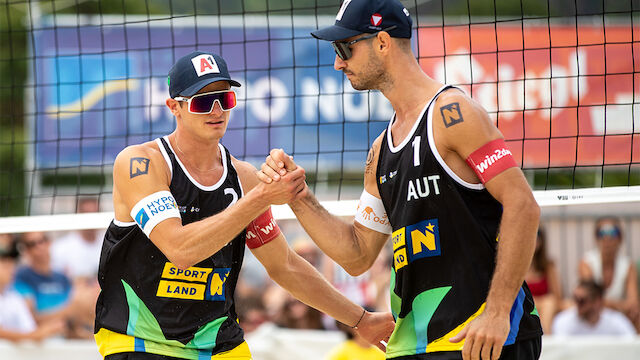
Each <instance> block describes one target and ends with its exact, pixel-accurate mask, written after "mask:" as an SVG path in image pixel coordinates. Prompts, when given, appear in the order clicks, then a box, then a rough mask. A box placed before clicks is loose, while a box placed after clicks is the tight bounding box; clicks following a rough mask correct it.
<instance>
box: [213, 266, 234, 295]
mask: <svg viewBox="0 0 640 360" xmlns="http://www.w3.org/2000/svg"><path fill="white" fill-rule="evenodd" d="M227 276H229V272H228V271H227V273H226V274H225V275H224V278H222V277H220V274H219V273H215V274H213V277H211V286H210V287H209V291H210V294H209V295H211V296H216V295H218V296H222V295H223V293H222V291H223V290H224V283H225V281H227Z"/></svg>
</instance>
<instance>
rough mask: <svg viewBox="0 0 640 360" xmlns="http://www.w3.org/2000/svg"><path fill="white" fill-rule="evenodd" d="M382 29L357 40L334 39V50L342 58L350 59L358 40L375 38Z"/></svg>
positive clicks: (389, 28) (390, 27) (393, 27)
mask: <svg viewBox="0 0 640 360" xmlns="http://www.w3.org/2000/svg"><path fill="white" fill-rule="evenodd" d="M396 27H397V26H396V25H393V26H389V27H388V28H386V29H382V30H380V31H390V30H393V29H395V28H396ZM380 31H378V32H375V33H373V34H370V35H366V36H363V37H361V38H357V39H355V40H351V41H332V42H331V46H333V50H335V52H336V55H338V57H339V58H340V59H342V60H349V59H350V58H351V45H353V44H355V43H357V42H358V41H362V40H367V39H371V38H374V37H376V36H378V33H379V32H380Z"/></svg>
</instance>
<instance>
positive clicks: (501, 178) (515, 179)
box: [484, 166, 533, 205]
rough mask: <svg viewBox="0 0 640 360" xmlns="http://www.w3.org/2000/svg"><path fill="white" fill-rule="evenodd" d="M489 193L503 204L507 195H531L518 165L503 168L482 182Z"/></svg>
mask: <svg viewBox="0 0 640 360" xmlns="http://www.w3.org/2000/svg"><path fill="white" fill-rule="evenodd" d="M484 186H485V188H486V189H487V191H489V193H490V194H491V195H492V196H493V197H494V198H495V199H496V200H498V201H499V202H500V203H502V204H503V205H504V204H505V202H507V201H508V200H509V197H525V196H526V197H533V194H532V192H531V188H530V187H529V183H527V180H526V179H525V177H524V174H523V173H522V171H521V170H520V168H519V167H517V166H516V167H511V168H508V169H505V170H504V171H502V172H501V173H499V174H498V175H496V176H495V177H493V178H492V179H490V181H488V182H486V183H485V184H484Z"/></svg>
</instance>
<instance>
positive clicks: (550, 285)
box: [525, 228, 562, 334]
mask: <svg viewBox="0 0 640 360" xmlns="http://www.w3.org/2000/svg"><path fill="white" fill-rule="evenodd" d="M546 243H547V237H546V235H545V232H544V229H542V228H539V229H538V236H537V239H536V249H535V252H534V254H533V260H532V261H531V266H530V267H529V270H528V271H527V275H526V276H525V281H526V282H527V285H528V286H529V290H531V295H533V299H534V301H535V304H536V308H537V309H538V313H539V314H540V322H541V323H542V329H543V330H544V332H545V333H547V334H549V333H550V332H551V322H552V321H553V317H554V316H555V314H556V312H558V310H559V308H560V305H561V303H562V290H561V288H560V278H559V276H558V270H557V268H556V265H555V263H554V262H553V260H551V259H550V258H549V257H548V256H547V245H546Z"/></svg>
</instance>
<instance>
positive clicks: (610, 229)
mask: <svg viewBox="0 0 640 360" xmlns="http://www.w3.org/2000/svg"><path fill="white" fill-rule="evenodd" d="M605 236H608V237H614V238H619V237H620V229H618V228H617V227H614V226H607V227H602V228H600V229H598V237H599V238H602V237H605Z"/></svg>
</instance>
